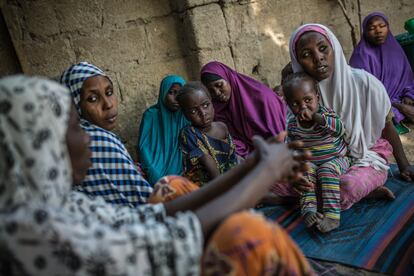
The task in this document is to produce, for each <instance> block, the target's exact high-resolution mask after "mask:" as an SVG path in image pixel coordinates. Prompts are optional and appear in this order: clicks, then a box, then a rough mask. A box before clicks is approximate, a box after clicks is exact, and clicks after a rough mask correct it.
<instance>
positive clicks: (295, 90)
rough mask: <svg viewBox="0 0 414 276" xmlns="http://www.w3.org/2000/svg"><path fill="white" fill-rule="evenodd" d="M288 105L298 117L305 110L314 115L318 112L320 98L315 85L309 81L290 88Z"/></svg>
mask: <svg viewBox="0 0 414 276" xmlns="http://www.w3.org/2000/svg"><path fill="white" fill-rule="evenodd" d="M286 101H287V104H288V105H289V107H290V109H291V110H292V112H293V114H295V115H298V114H299V113H300V112H301V111H303V110H304V109H309V110H310V111H312V113H316V112H318V109H319V96H318V93H317V91H315V85H314V83H312V82H311V81H309V80H302V81H300V82H298V83H297V84H295V85H292V86H291V87H290V92H289V93H288V97H286Z"/></svg>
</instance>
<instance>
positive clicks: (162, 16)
mask: <svg viewBox="0 0 414 276" xmlns="http://www.w3.org/2000/svg"><path fill="white" fill-rule="evenodd" d="M1 1H2V2H1ZM361 3H362V5H361V8H362V17H364V16H365V15H367V14H368V13H369V12H371V11H374V10H382V11H384V12H385V13H386V14H387V15H388V16H389V18H390V22H391V26H392V30H393V33H394V34H398V33H400V32H403V22H404V21H405V20H406V19H407V18H410V17H412V16H413V15H414V1H412V0H396V1H388V0H372V1H368V0H361ZM345 5H346V8H347V10H348V12H349V14H350V16H351V19H352V21H353V23H354V24H355V25H356V27H359V26H358V25H359V23H358V14H357V8H356V0H345ZM0 7H1V8H2V11H3V14H4V18H5V21H6V23H7V28H8V31H9V33H10V36H11V39H12V41H13V45H14V47H15V51H16V53H17V56H18V58H19V60H20V63H21V66H22V70H23V72H25V73H27V74H41V75H46V76H49V77H57V76H59V75H60V74H61V72H62V71H63V70H64V69H65V68H67V67H68V66H69V65H70V64H72V63H75V62H79V61H82V60H87V61H90V62H92V63H94V64H96V65H97V66H100V67H101V68H102V69H104V70H105V71H106V72H107V73H108V75H109V76H110V77H111V79H112V80H113V82H114V84H115V88H116V91H117V92H118V94H119V97H120V108H119V120H118V122H119V126H118V127H117V129H116V132H117V133H118V134H120V136H121V137H122V138H123V140H124V141H126V142H127V147H128V149H129V150H130V152H131V153H132V154H134V153H135V150H134V145H135V143H136V140H137V132H138V126H139V121H140V119H141V116H142V113H143V112H144V110H145V109H146V108H147V107H149V106H150V105H152V104H154V103H155V102H156V99H157V95H158V87H159V83H160V81H161V79H162V78H163V77H164V76H165V75H167V74H171V73H176V74H181V75H183V76H184V77H185V78H190V79H197V78H199V69H200V67H201V66H202V65H203V64H204V63H206V62H208V61H210V60H213V59H215V60H220V61H222V62H224V63H226V64H228V65H229V66H231V67H233V68H236V69H237V70H238V71H240V72H243V73H245V74H248V75H251V76H253V77H255V78H257V79H259V80H262V81H263V82H265V83H267V84H268V85H269V86H274V85H275V84H277V83H278V82H279V81H280V71H281V69H282V68H283V66H284V65H285V64H286V63H287V62H288V61H289V54H288V41H289V37H290V35H291V32H292V31H293V30H294V29H295V28H296V27H298V26H299V25H301V24H303V23H309V22H319V23H322V24H325V25H327V26H329V27H330V28H331V29H332V30H333V31H334V32H335V34H336V35H337V36H338V38H339V40H340V41H341V43H342V45H343V47H344V51H345V54H346V55H347V57H349V55H350V53H351V52H352V42H351V38H350V29H349V26H348V25H347V23H346V20H345V17H344V16H343V14H342V11H341V10H340V8H339V6H338V4H337V1H335V0H290V1H282V0H91V1H81V0H68V1H65V0H58V1H53V0H30V1H25V0H0ZM0 25H1V24H0ZM0 27H1V26H0ZM357 31H359V30H357ZM0 35H3V32H2V31H1V30H0ZM0 49H2V48H0ZM1 55H2V53H1V52H0V57H2V56H1ZM2 61H3V59H2ZM7 63H9V62H7ZM10 63H11V62H10Z"/></svg>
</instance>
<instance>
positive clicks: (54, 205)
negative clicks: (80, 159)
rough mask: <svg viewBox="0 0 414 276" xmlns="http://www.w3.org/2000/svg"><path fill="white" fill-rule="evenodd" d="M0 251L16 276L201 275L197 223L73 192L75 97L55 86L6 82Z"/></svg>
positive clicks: (0, 106)
mask: <svg viewBox="0 0 414 276" xmlns="http://www.w3.org/2000/svg"><path fill="white" fill-rule="evenodd" d="M0 91H1V93H0V148H1V154H0V175H1V178H0V191H1V193H0V245H1V253H2V254H1V255H2V256H1V265H2V272H4V273H6V274H8V275H11V274H17V275H98V274H99V275H198V274H199V259H200V257H201V252H202V245H203V240H202V234H201V233H202V232H201V227H200V224H199V221H198V219H197V217H196V216H195V215H194V214H193V213H191V212H187V213H178V214H177V215H176V217H175V218H173V217H167V216H166V214H165V209H164V208H163V205H162V204H156V205H145V206H139V207H137V208H135V209H132V208H128V207H114V206H112V205H110V204H108V203H106V202H105V201H103V199H101V198H89V197H87V196H86V195H84V194H82V193H79V192H75V191H72V192H71V191H70V189H71V185H72V178H71V167H70V164H71V163H70V159H69V154H68V150H67V146H66V140H65V135H66V131H67V127H68V115H69V108H70V101H71V100H70V94H69V92H68V91H67V89H66V88H65V87H62V86H60V85H59V84H57V83H54V82H52V81H49V80H46V79H41V78H36V77H34V78H33V77H31V78H29V77H25V76H13V77H6V78H3V79H0Z"/></svg>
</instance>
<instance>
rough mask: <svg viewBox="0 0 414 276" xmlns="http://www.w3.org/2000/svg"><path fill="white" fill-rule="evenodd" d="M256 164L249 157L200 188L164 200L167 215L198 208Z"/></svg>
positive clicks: (219, 193)
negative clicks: (172, 198) (167, 200)
mask: <svg viewBox="0 0 414 276" xmlns="http://www.w3.org/2000/svg"><path fill="white" fill-rule="evenodd" d="M256 164H257V160H256V158H255V157H249V158H247V159H246V160H245V161H244V162H242V163H241V164H240V165H238V166H236V167H234V168H233V169H231V170H229V171H228V172H226V173H225V174H222V175H220V176H218V177H216V178H214V179H213V180H212V181H210V182H209V183H208V184H206V185H204V186H203V187H201V188H200V189H198V190H196V191H194V192H192V193H190V194H187V195H184V196H181V197H179V198H176V199H174V200H172V201H169V202H165V203H164V206H165V209H166V212H167V215H174V214H175V213H176V212H179V211H184V210H192V211H194V210H195V209H197V208H199V207H200V206H202V205H204V204H205V203H206V202H209V201H211V200H212V199H214V198H215V197H217V196H219V195H221V194H222V193H224V192H226V191H227V190H229V189H230V188H231V187H232V186H233V185H235V184H236V183H237V182H239V181H240V180H241V179H242V178H243V177H244V176H245V175H246V174H248V173H249V172H250V171H251V170H252V168H253V167H254V166H255V165H256Z"/></svg>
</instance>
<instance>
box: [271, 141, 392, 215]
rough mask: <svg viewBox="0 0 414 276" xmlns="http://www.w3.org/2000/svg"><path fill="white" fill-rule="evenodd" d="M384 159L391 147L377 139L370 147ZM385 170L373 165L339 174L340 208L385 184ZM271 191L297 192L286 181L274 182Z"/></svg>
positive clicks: (386, 174)
mask: <svg viewBox="0 0 414 276" xmlns="http://www.w3.org/2000/svg"><path fill="white" fill-rule="evenodd" d="M371 150H372V151H375V152H376V153H378V154H379V155H380V156H382V157H383V158H384V159H386V160H388V158H389V157H391V155H392V147H391V145H390V144H389V143H388V141H386V140H385V139H379V140H378V142H377V143H376V144H375V145H374V146H373V147H372V148H371ZM387 176H388V171H387V170H381V171H379V170H376V169H374V168H373V167H358V166H353V167H351V168H350V169H349V170H348V172H347V173H346V174H343V175H342V176H341V208H342V210H346V209H348V208H350V207H351V206H352V205H353V204H354V203H356V202H358V201H360V200H361V199H362V198H364V197H366V196H367V195H368V194H369V193H370V192H372V191H373V190H375V189H376V188H378V187H380V186H382V185H384V184H385V181H386V180H387ZM271 192H272V193H274V194H276V195H278V196H282V197H286V196H289V197H297V196H299V194H298V193H297V192H296V191H295V190H294V189H293V186H292V185H290V184H288V183H276V184H275V185H273V187H272V189H271Z"/></svg>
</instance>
